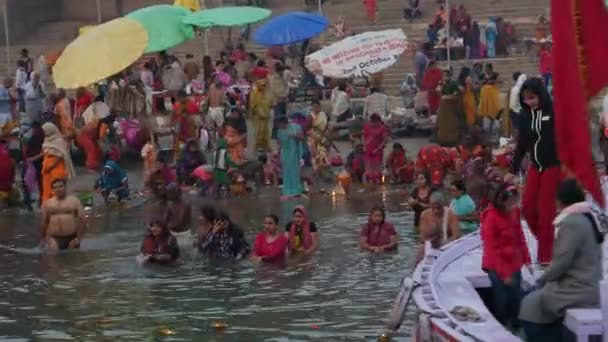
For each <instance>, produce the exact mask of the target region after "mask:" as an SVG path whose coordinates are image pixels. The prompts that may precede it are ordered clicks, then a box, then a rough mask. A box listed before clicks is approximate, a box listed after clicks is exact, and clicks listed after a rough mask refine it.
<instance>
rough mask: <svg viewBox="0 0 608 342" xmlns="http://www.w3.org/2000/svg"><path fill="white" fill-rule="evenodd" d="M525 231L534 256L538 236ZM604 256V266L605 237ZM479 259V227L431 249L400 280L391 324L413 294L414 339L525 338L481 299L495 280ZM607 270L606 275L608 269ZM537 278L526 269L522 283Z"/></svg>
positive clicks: (504, 341)
mask: <svg viewBox="0 0 608 342" xmlns="http://www.w3.org/2000/svg"><path fill="white" fill-rule="evenodd" d="M524 233H525V237H526V241H527V244H528V248H529V250H530V255H531V256H535V255H536V239H535V238H534V237H533V236H532V234H531V233H530V231H529V230H528V229H527V226H526V225H525V223H524ZM603 255H604V266H606V265H607V264H608V262H607V258H608V243H606V242H605V243H604V253H603ZM481 258H482V242H481V237H480V234H479V233H478V232H476V233H472V234H469V235H466V236H464V237H462V238H460V239H458V240H456V241H453V242H450V243H449V244H447V245H445V246H442V247H441V249H438V250H428V249H427V253H426V255H425V257H424V259H423V260H422V261H421V262H420V263H419V264H418V266H417V267H416V269H415V270H414V273H413V274H412V276H411V280H408V281H404V282H403V283H402V289H401V293H400V296H399V297H398V298H397V300H396V302H395V304H394V308H393V312H392V313H391V317H390V318H389V324H388V326H389V328H391V329H393V330H395V329H396V328H398V326H399V325H400V323H401V320H402V319H403V313H404V311H405V310H407V305H408V303H407V302H408V300H407V299H406V300H403V298H404V297H409V295H408V294H410V293H411V300H412V302H413V304H415V306H416V307H417V309H418V311H419V314H418V322H417V323H416V329H414V333H415V334H416V335H415V336H414V341H420V342H423V341H424V342H426V341H433V342H435V341H446V342H447V341H449V342H457V341H458V342H461V341H462V342H465V341H466V342H468V341H491V342H516V341H522V339H521V337H520V336H516V335H514V334H513V333H511V332H510V331H508V330H507V329H506V328H505V327H503V326H502V325H501V324H500V323H499V322H498V321H497V320H496V319H495V318H494V316H492V314H491V313H490V310H489V309H488V308H487V307H486V305H485V303H484V301H483V299H482V295H481V293H482V292H483V291H484V289H489V288H490V287H491V284H490V280H489V278H488V275H487V274H486V273H485V272H484V271H483V270H482V269H481ZM533 262H534V260H533ZM604 269H605V270H606V267H604ZM535 273H536V272H535ZM604 273H605V275H608V272H606V271H605V272H604ZM536 276H538V274H536ZM605 279H608V277H605ZM534 283H535V282H534V275H532V274H531V273H530V272H529V271H527V269H526V268H523V269H522V287H523V288H526V287H528V288H529V287H531V286H532V285H533V284H534ZM410 304H411V303H410ZM457 307H461V308H462V307H464V308H467V310H468V311H469V312H473V313H474V314H473V318H472V319H466V318H465V319H464V320H463V319H462V317H456V316H455V315H454V309H455V308H457ZM410 309H413V308H411V307H410ZM606 319H607V318H604V320H606Z"/></svg>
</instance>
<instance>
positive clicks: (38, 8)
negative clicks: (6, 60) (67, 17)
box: [0, 0, 63, 44]
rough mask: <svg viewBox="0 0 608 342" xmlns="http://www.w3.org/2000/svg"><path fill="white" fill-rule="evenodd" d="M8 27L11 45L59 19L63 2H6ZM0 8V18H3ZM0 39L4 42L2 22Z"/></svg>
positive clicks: (34, 0) (48, 0)
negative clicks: (47, 23)
mask: <svg viewBox="0 0 608 342" xmlns="http://www.w3.org/2000/svg"><path fill="white" fill-rule="evenodd" d="M6 1H7V4H6V6H7V9H8V27H9V33H10V40H11V44H15V43H16V42H19V41H20V40H21V39H22V38H23V37H25V36H27V35H28V34H30V33H33V32H35V31H36V30H37V29H38V27H39V26H40V25H41V24H43V23H45V22H49V21H56V20H60V19H61V11H62V1H63V0H6ZM2 11H3V9H2V7H0V18H2V17H3V16H4V13H2ZM0 35H1V36H0V37H2V41H4V22H3V23H2V25H0Z"/></svg>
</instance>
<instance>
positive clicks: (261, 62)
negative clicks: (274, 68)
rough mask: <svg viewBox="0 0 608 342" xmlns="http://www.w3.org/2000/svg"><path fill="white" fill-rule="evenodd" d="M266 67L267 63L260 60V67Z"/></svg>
mask: <svg viewBox="0 0 608 342" xmlns="http://www.w3.org/2000/svg"><path fill="white" fill-rule="evenodd" d="M265 66H266V62H264V61H263V60H261V59H260V60H259V61H258V67H260V68H263V67H265Z"/></svg>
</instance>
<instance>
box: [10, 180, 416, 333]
mask: <svg viewBox="0 0 608 342" xmlns="http://www.w3.org/2000/svg"><path fill="white" fill-rule="evenodd" d="M266 197H267V198H264V196H262V197H261V198H260V199H258V200H256V201H252V200H251V199H249V200H238V201H234V202H227V203H224V204H223V205H222V206H223V207H224V208H226V209H227V211H228V212H229V213H230V214H231V216H232V217H233V218H234V220H235V222H238V223H239V224H240V225H241V226H242V227H243V228H244V229H245V230H246V232H247V237H248V240H249V241H252V240H253V238H254V236H255V233H256V231H257V230H258V229H259V223H260V222H261V220H262V217H263V216H264V214H266V213H269V212H274V213H277V214H279V215H280V216H282V221H281V222H282V225H284V224H285V222H286V220H287V219H288V217H289V216H290V212H291V210H292V208H293V207H294V206H295V205H296V204H299V203H281V202H279V201H277V200H275V199H274V198H273V199H270V198H271V197H274V196H266ZM359 197H360V198H354V199H351V200H348V201H346V200H344V198H343V197H337V198H334V199H332V198H331V196H321V195H318V196H314V197H312V198H311V199H309V200H308V199H307V200H302V202H301V203H302V204H305V205H306V206H307V208H308V209H309V211H310V213H311V217H312V218H313V219H314V221H316V222H317V223H318V224H319V226H320V229H319V234H320V239H321V248H320V251H318V252H317V253H316V255H314V257H312V258H310V259H299V260H289V261H288V262H286V263H285V264H283V265H281V264H279V265H277V264H263V265H254V264H252V263H250V262H249V261H242V262H238V263H234V262H217V261H215V262H209V261H206V260H202V259H200V258H199V257H197V256H196V254H195V253H193V254H189V253H183V254H182V255H183V257H182V259H181V261H180V263H179V265H178V266H177V267H172V268H162V267H141V266H139V265H138V264H137V263H136V262H135V258H134V256H135V254H136V253H137V251H138V249H139V245H140V242H141V238H142V234H143V229H144V227H143V225H142V220H141V218H142V216H143V210H141V209H138V210H126V211H123V212H120V213H116V212H114V213H110V214H108V215H105V216H104V217H102V218H98V219H96V220H95V221H94V222H93V223H92V224H91V232H90V233H89V235H88V236H87V237H86V239H85V241H84V242H83V246H82V250H81V251H77V252H71V253H67V254H62V255H56V256H48V255H44V254H41V253H40V250H39V249H38V248H36V247H35V246H36V244H37V238H38V231H37V229H38V228H37V220H36V218H34V217H31V216H24V215H12V216H11V215H9V216H3V217H2V218H0V226H1V227H2V231H1V232H0V244H1V248H0V260H1V262H0V339H1V340H3V341H4V340H10V341H28V340H31V339H34V340H54V339H58V340H68V339H73V340H83V341H92V340H96V341H115V340H117V339H120V340H133V341H155V340H174V341H179V340H181V341H190V340H200V341H237V340H238V341H310V340H319V341H335V340H341V341H351V340H352V341H359V340H374V339H375V338H376V337H377V336H378V335H379V333H381V332H382V331H383V327H384V322H385V319H386V317H387V312H388V310H389V309H390V306H391V304H392V301H393V299H394V297H395V295H396V291H397V287H398V285H399V281H400V280H401V278H402V277H403V276H404V275H405V274H406V273H407V272H408V270H410V269H411V267H412V263H413V259H414V255H415V252H416V250H415V249H416V248H415V243H416V242H415V236H414V233H413V231H412V221H413V218H412V215H411V214H410V213H409V212H404V208H405V207H403V206H401V205H400V204H399V203H401V202H403V200H404V198H405V193H403V192H401V193H399V192H395V193H390V194H388V195H386V194H380V193H378V194H376V195H373V196H369V195H366V196H363V195H362V194H359ZM382 202H383V203H384V204H385V205H386V207H387V209H388V211H389V213H388V217H389V220H390V221H391V222H393V223H394V224H395V226H396V227H397V229H398V231H399V233H400V243H399V245H400V247H399V250H398V252H395V253H391V254H386V255H371V254H369V253H363V252H361V251H359V249H358V245H357V244H358V231H359V225H360V224H361V223H363V222H365V221H366V220H367V210H368V209H369V208H370V207H371V206H372V205H373V204H375V203H382ZM251 203H255V205H256V206H255V207H253V206H252V205H251ZM412 316H413V313H410V314H409V318H408V319H409V320H411V319H412ZM215 323H220V324H226V325H227V327H226V329H225V331H224V332H223V333H221V332H218V331H216V329H217V330H221V329H220V328H221V327H217V326H214V324H215ZM410 329H411V324H407V323H406V324H404V328H402V330H401V331H400V332H399V335H398V336H397V337H396V338H395V339H394V340H405V339H406V336H408V335H409V333H410Z"/></svg>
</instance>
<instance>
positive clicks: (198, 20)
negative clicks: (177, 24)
mask: <svg viewBox="0 0 608 342" xmlns="http://www.w3.org/2000/svg"><path fill="white" fill-rule="evenodd" d="M271 13H272V11H270V10H267V9H265V8H259V7H249V6H238V7H218V8H214V9H210V10H203V11H198V12H194V13H192V14H190V15H188V16H187V17H185V18H184V23H185V24H188V25H194V26H198V27H201V28H209V27H214V26H241V25H247V24H253V23H257V22H258V21H262V20H264V19H266V18H268V17H270V14H271Z"/></svg>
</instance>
